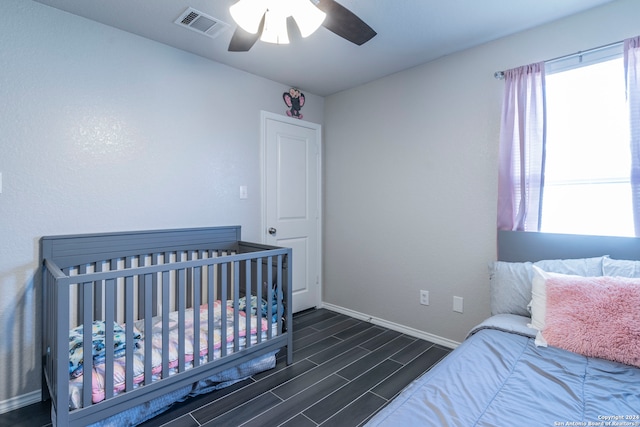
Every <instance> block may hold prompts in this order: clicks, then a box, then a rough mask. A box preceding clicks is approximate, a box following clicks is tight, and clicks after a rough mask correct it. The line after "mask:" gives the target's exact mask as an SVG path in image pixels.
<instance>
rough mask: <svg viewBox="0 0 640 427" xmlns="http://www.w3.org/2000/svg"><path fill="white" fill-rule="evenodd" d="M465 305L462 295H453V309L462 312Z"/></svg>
mask: <svg viewBox="0 0 640 427" xmlns="http://www.w3.org/2000/svg"><path fill="white" fill-rule="evenodd" d="M463 306H464V299H463V298H462V297H453V311H455V312H458V313H462V312H463Z"/></svg>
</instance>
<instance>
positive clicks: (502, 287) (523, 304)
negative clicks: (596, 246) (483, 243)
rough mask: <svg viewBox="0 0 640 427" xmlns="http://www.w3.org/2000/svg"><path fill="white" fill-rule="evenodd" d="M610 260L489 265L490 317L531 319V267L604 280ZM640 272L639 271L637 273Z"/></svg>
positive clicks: (596, 259)
mask: <svg viewBox="0 0 640 427" xmlns="http://www.w3.org/2000/svg"><path fill="white" fill-rule="evenodd" d="M605 259H608V257H607V256H602V257H595V258H578V259H552V260H542V261H537V262H533V263H532V262H506V261H494V262H492V263H490V264H489V283H490V286H491V314H492V315H495V314H517V315H520V316H527V317H530V316H531V313H530V312H529V309H528V308H527V306H528V305H529V303H530V302H531V280H532V278H533V269H532V268H531V266H532V265H536V266H538V267H540V268H541V269H543V270H544V271H548V272H551V273H562V274H574V275H576V276H585V277H587V276H603V275H604V274H603V271H604V270H603V262H604V260H605ZM638 271H640V270H638Z"/></svg>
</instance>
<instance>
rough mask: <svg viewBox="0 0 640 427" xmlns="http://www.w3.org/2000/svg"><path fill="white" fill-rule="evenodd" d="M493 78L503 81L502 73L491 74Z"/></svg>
mask: <svg viewBox="0 0 640 427" xmlns="http://www.w3.org/2000/svg"><path fill="white" fill-rule="evenodd" d="M493 77H495V78H496V79H498V80H503V79H504V71H496V72H495V73H493Z"/></svg>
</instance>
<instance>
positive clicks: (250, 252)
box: [43, 242, 292, 425]
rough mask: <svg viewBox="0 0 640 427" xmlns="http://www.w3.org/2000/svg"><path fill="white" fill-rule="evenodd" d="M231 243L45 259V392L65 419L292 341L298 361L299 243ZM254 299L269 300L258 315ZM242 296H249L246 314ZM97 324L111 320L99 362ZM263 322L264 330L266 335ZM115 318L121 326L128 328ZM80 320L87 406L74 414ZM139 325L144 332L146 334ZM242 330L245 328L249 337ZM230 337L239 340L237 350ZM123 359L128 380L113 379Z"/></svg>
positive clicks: (118, 406)
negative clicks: (74, 339) (98, 390)
mask: <svg viewBox="0 0 640 427" xmlns="http://www.w3.org/2000/svg"><path fill="white" fill-rule="evenodd" d="M223 246H224V248H223V249H212V248H197V249H184V248H183V247H180V248H179V249H176V250H170V249H169V248H166V247H163V248H162V250H161V251H151V252H143V253H137V254H133V253H128V254H127V255H126V256H121V257H114V258H107V259H96V257H91V259H90V258H88V257H87V256H86V255H83V257H82V260H83V261H89V262H83V263H81V264H72V263H70V262H65V263H66V264H67V265H64V266H60V265H58V263H57V262H56V261H55V257H53V256H52V257H51V258H46V257H45V258H44V259H43V296H44V299H43V301H44V307H43V309H44V310H43V311H44V322H43V328H44V330H43V376H44V382H45V383H46V386H45V385H44V384H43V389H46V391H44V393H47V392H48V394H49V395H50V397H51V399H52V402H53V413H55V414H56V415H55V417H56V419H57V424H58V425H67V424H68V425H86V424H89V423H93V422H96V421H98V420H100V419H104V418H106V417H108V416H110V415H113V414H116V413H119V412H120V411H122V410H124V409H128V408H131V407H134V406H137V405H139V404H141V403H143V402H145V401H148V400H150V399H152V398H154V397H158V396H160V395H163V394H165V393H167V392H168V391H171V390H172V389H175V388H177V387H182V386H184V385H187V384H191V383H192V382H194V381H197V380H198V379H201V378H203V377H205V376H210V375H213V374H215V373H217V372H220V371H222V370H224V369H227V368H229V367H231V366H234V365H235V364H238V363H242V362H243V361H245V360H249V359H250V358H254V357H257V356H259V355H261V354H266V353H268V352H271V351H274V350H277V349H279V348H281V347H284V346H286V347H287V360H288V362H289V363H291V361H292V345H291V344H292V337H291V333H286V330H285V325H291V312H290V307H291V304H290V302H291V286H290V281H291V270H290V268H289V264H290V259H291V250H290V249H286V248H276V247H271V246H265V245H259V244H253V243H246V242H236V244H235V245H229V244H227V243H225V244H224V245H223ZM115 253H117V251H115ZM64 259H65V260H67V261H68V260H70V258H69V257H65V258H64ZM252 297H253V298H255V300H256V301H257V302H258V303H261V302H262V301H263V300H265V301H266V302H267V303H266V307H265V310H264V311H265V313H264V315H263V313H262V305H261V304H258V306H257V308H256V312H255V313H253V311H252V310H251V300H252ZM241 298H244V300H245V301H246V309H245V312H244V314H243V313H241V310H240V308H241V307H240V303H241ZM216 301H221V303H218V304H216ZM226 301H230V302H229V303H227V302H226ZM273 301H275V302H276V304H275V307H274V306H273V304H272V302H273ZM217 306H219V311H217V312H216V307H217ZM285 315H286V321H285V320H283V316H285ZM158 319H161V320H158ZM172 319H173V320H172ZM263 319H264V320H263ZM172 321H174V323H176V322H177V361H176V360H175V359H173V360H172V358H171V355H170V353H171V348H170V347H169V346H170V336H169V333H170V332H169V331H170V329H171V327H172V325H173V326H174V327H176V325H175V324H172V323H171V322H172ZM216 321H219V323H220V326H221V327H220V328H219V330H220V337H219V340H218V337H216V336H215V335H214V330H215V325H214V323H216ZM94 322H97V323H98V325H99V324H100V323H101V322H102V324H103V325H104V331H105V332H104V341H103V343H100V345H99V346H98V347H102V344H103V345H104V351H102V353H100V352H98V356H99V357H100V358H101V359H100V360H98V359H96V360H98V361H97V362H95V363H94V359H95V358H96V355H95V354H94V350H93V348H94V342H93V327H88V325H93V324H94ZM154 322H156V326H159V327H160V328H161V334H162V339H161V352H160V353H161V367H160V368H158V367H154V363H153V362H154V352H153V342H152V340H153V335H152V333H150V332H151V331H152V330H153V328H154ZM263 323H265V324H266V330H265V331H264V334H263V333H261V332H260V331H261V330H262V329H263V328H262V324H263ZM111 325H115V326H117V327H121V328H122V330H123V331H124V334H122V333H120V334H118V333H117V332H118V331H114V329H115V326H114V327H111ZM136 325H137V327H136ZM187 325H192V330H193V331H194V333H193V337H192V341H189V340H188V339H187V335H188V333H187V331H188V330H189V328H188V326H187ZM254 325H257V331H258V332H257V333H256V334H255V340H253V339H252V338H251V331H252V329H254V328H253V326H254ZM79 326H82V332H81V336H82V339H81V345H80V347H81V349H82V352H83V354H84V355H85V357H84V360H83V366H82V375H81V377H82V379H81V385H82V386H81V387H80V389H81V396H76V397H77V398H78V399H79V400H80V401H81V402H82V404H81V407H80V408H79V409H75V410H73V411H69V393H70V383H69V378H70V371H71V370H72V369H74V366H72V365H70V362H71V358H70V354H69V353H70V351H69V333H70V330H72V329H74V328H77V327H79ZM201 326H202V327H203V330H206V333H205V335H204V336H201V334H200V333H199V331H200V330H201ZM205 326H206V328H205ZM138 328H140V329H143V330H144V332H145V333H144V334H142V337H140V338H138V339H137V338H136V337H137V334H138ZM174 330H175V328H174ZM243 330H245V331H246V335H245V338H244V340H241V335H242V331H243ZM122 335H124V337H123V336H122ZM231 337H233V339H232V338H231ZM174 338H175V337H174ZM123 340H124V341H123ZM228 341H230V342H232V343H233V344H232V346H230V347H229V348H228V347H227V345H226V343H227V342H228ZM205 342H206V347H205ZM216 342H219V343H220V347H219V348H216ZM203 347H204V348H203ZM136 348H138V349H137V350H136ZM140 348H142V350H140ZM111 349H114V350H111ZM115 349H117V351H116V350H115ZM174 353H175V351H174ZM140 354H142V356H140ZM87 355H93V357H91V356H87ZM140 357H141V360H140ZM116 359H117V360H118V362H122V361H124V372H123V373H122V374H123V375H124V384H122V385H118V387H116V384H115V382H114V374H115V373H116V369H117V367H118V363H116ZM137 362H141V363H142V365H143V367H142V368H141V371H142V376H141V374H140V373H139V372H138V373H137V372H136V370H135V366H136V363H137ZM98 364H103V365H104V368H103V369H104V399H102V400H101V401H98V402H96V403H94V400H95V396H93V395H92V389H93V381H95V380H94V375H95V373H94V368H97V365H98ZM77 372H78V371H77V370H76V371H74V373H77ZM141 377H142V379H141ZM154 377H155V379H154ZM78 378H80V376H78ZM78 381H80V380H78ZM114 388H116V389H118V390H117V391H114ZM72 390H75V389H72ZM45 397H46V396H45Z"/></svg>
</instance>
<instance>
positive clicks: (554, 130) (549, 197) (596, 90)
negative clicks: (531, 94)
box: [540, 47, 634, 236]
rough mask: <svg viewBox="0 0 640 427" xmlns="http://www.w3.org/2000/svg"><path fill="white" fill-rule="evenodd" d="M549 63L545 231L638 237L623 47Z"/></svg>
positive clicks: (544, 206)
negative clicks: (634, 207)
mask: <svg viewBox="0 0 640 427" xmlns="http://www.w3.org/2000/svg"><path fill="white" fill-rule="evenodd" d="M594 56H595V57H594V58H592V59H591V60H589V59H588V58H587V59H585V58H580V57H575V58H571V60H568V61H564V62H559V63H558V64H550V65H549V66H548V67H547V74H546V106H547V134H546V157H545V174H544V179H545V181H544V191H543V198H542V212H541V228H540V229H541V231H544V232H552V233H570V234H597V235H610V236H633V235H634V227H633V208H632V204H631V187H630V177H629V175H630V169H631V153H630V145H629V115H628V112H627V111H628V110H627V105H626V98H625V78H624V64H623V59H622V48H621V47H618V48H616V51H615V52H611V51H608V52H601V53H600V54H599V55H594Z"/></svg>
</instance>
